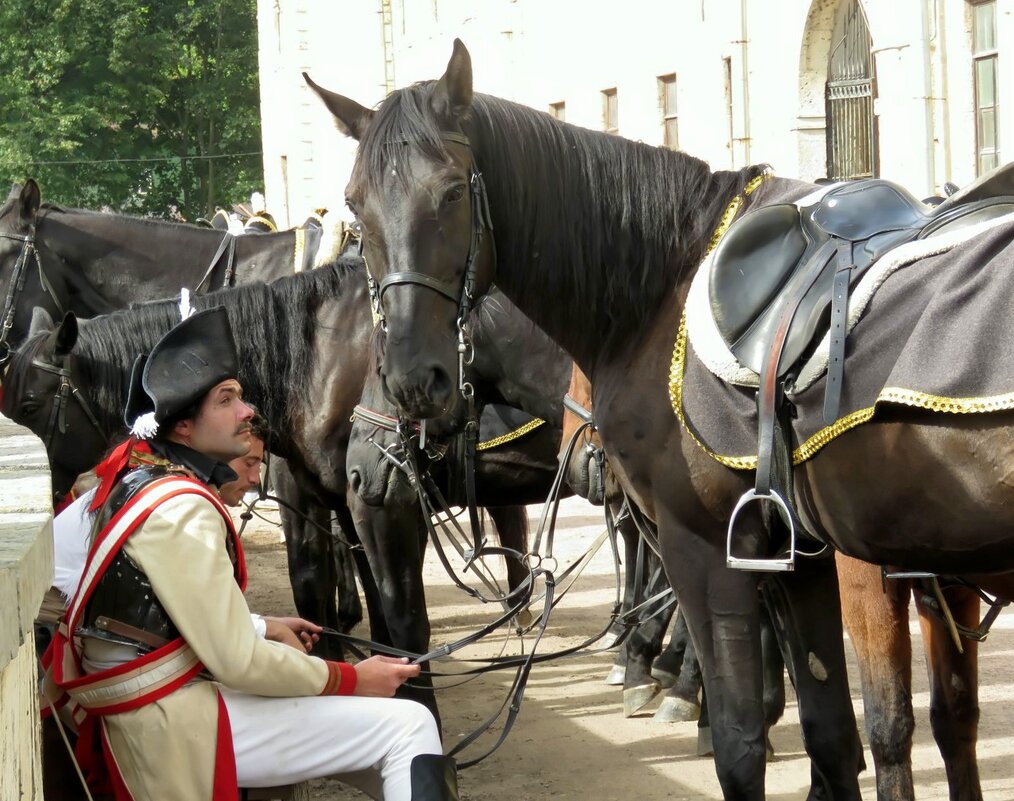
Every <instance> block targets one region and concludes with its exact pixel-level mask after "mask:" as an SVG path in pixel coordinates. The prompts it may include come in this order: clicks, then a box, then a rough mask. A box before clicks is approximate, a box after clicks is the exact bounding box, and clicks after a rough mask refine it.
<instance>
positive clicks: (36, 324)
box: [28, 306, 56, 339]
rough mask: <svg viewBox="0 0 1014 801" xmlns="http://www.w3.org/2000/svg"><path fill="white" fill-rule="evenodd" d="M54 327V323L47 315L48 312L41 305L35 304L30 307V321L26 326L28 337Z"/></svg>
mask: <svg viewBox="0 0 1014 801" xmlns="http://www.w3.org/2000/svg"><path fill="white" fill-rule="evenodd" d="M55 327H56V323H54V322H53V318H52V317H50V316H49V312H48V311H46V310H45V309H44V308H42V306H36V307H35V308H34V309H32V322H31V323H30V324H29V326H28V338H29V339H31V338H32V337H33V336H35V335H36V334H41V333H42V332H43V331H52V330H53V329H54V328H55Z"/></svg>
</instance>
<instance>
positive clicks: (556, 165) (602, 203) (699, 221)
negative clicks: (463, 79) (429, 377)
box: [353, 81, 765, 339]
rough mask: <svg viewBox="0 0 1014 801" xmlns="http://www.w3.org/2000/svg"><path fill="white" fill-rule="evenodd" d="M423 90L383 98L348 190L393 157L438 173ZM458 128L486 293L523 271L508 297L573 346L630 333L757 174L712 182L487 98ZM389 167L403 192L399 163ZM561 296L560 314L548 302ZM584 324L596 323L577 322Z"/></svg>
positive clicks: (676, 157)
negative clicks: (480, 181) (468, 167)
mask: <svg viewBox="0 0 1014 801" xmlns="http://www.w3.org/2000/svg"><path fill="white" fill-rule="evenodd" d="M434 85H435V83H434V82H432V81H430V82H424V83H419V84H415V85H414V86H410V87H407V88H405V89H401V90H399V91H397V92H394V93H393V94H391V95H389V96H388V97H387V99H386V100H385V101H384V102H383V104H382V105H381V106H380V107H379V109H378V110H377V112H376V114H375V116H374V118H373V120H372V121H371V123H370V125H369V126H368V127H367V130H366V131H365V133H364V136H363V138H362V141H361V142H360V147H359V154H360V155H359V158H358V160H357V163H356V165H355V168H354V173H353V179H354V181H355V182H363V181H365V182H368V185H370V187H371V189H372V190H374V191H375V190H376V189H377V188H378V187H379V182H380V181H381V180H382V177H383V176H384V175H385V173H386V171H385V169H384V166H385V165H387V164H389V162H390V160H391V159H392V158H396V157H397V155H398V153H399V152H400V150H399V149H400V148H404V147H410V148H415V149H416V150H418V151H419V152H421V153H422V155H424V156H425V157H427V158H429V159H435V160H438V161H444V162H448V163H449V162H450V155H449V153H448V151H447V146H446V143H445V142H444V140H443V139H442V138H441V122H440V120H439V118H438V116H437V114H436V113H435V112H434V110H433V108H432V104H431V97H432V94H433V87H434ZM462 128H463V129H464V131H465V133H467V134H468V135H469V137H470V139H471V141H472V147H473V150H474V152H475V158H476V162H477V165H478V168H479V169H480V170H481V171H482V174H483V177H484V179H485V182H486V187H487V192H488V194H489V198H490V207H491V212H492V216H493V233H494V238H495V240H496V247H497V261H498V276H499V280H498V283H503V284H506V283H507V282H508V280H509V276H510V275H511V274H517V273H519V272H524V273H525V278H524V281H523V282H519V284H518V290H519V291H522V292H523V293H524V294H525V295H526V296H528V297H532V298H541V299H542V302H543V303H545V299H547V298H553V299H556V302H555V303H554V305H553V315H554V317H556V318H558V319H559V321H560V323H559V324H560V326H561V327H562V328H565V329H567V330H569V331H573V332H583V333H582V336H584V335H585V334H586V332H587V331H588V330H589V329H590V328H591V329H592V330H595V329H596V328H597V330H598V331H603V330H604V329H608V330H609V332H610V334H611V335H612V336H613V337H615V338H617V339H621V338H625V336H626V335H627V334H629V333H630V332H632V331H636V330H641V329H640V326H641V324H642V323H643V322H644V319H645V318H646V317H648V316H650V315H651V314H653V313H654V312H655V310H656V309H657V306H658V304H659V303H660V302H661V301H662V300H663V299H664V298H666V297H667V296H668V295H669V293H670V291H671V290H672V288H673V287H674V286H675V284H676V282H677V281H678V280H679V279H680V277H681V273H682V271H683V270H684V269H688V268H692V267H696V265H697V264H698V263H699V261H700V259H701V258H702V257H703V254H704V251H705V248H706V247H707V244H708V241H709V239H710V236H711V232H712V228H713V226H714V224H715V221H716V220H717V219H718V218H719V216H720V215H721V213H722V211H723V210H724V208H725V207H726V205H727V204H728V202H729V201H730V200H731V198H732V197H733V196H735V194H736V193H737V192H738V191H740V190H742V189H743V187H744V186H745V185H746V183H748V182H749V181H750V180H751V179H752V178H754V177H755V176H757V175H759V174H761V173H762V172H763V171H764V170H765V166H764V165H755V166H751V167H747V168H745V169H743V170H739V171H735V172H725V171H719V172H712V171H711V169H710V168H709V167H708V165H707V164H706V163H705V162H704V161H701V160H700V159H697V158H694V157H692V156H689V155H687V154H685V153H681V152H677V151H672V150H668V149H665V148H660V147H652V146H649V145H645V144H641V143H637V142H631V141H630V140H627V139H623V138H621V137H617V136H607V135H604V134H602V133H598V132H595V131H590V130H587V129H584V128H579V127H577V126H575V125H569V124H567V123H564V122H561V121H559V120H557V119H554V118H553V117H551V116H550V115H548V114H545V113H543V112H539V111H535V110H533V109H531V108H528V107H526V106H522V105H520V104H517V103H512V102H510V101H507V100H502V99H500V98H496V97H491V96H488V95H479V94H477V95H475V96H474V98H473V102H472V108H471V111H470V113H469V115H468V116H467V117H466V118H465V119H464V120H463V122H462ZM406 143H407V144H406ZM398 166H399V169H398V173H399V175H401V176H403V180H405V181H409V180H410V175H409V174H408V170H409V169H410V165H409V164H408V160H407V159H406V160H403V161H399V165H398ZM388 171H389V170H388ZM564 278H565V280H564ZM504 279H507V280H504ZM564 286H566V287H568V288H569V290H570V291H569V294H570V295H571V297H568V301H567V302H566V303H563V302H559V301H560V299H561V298H563V297H565V295H564V294H563V289H562V287H564ZM575 295H576V296H575ZM594 313H597V314H598V319H593V320H592V319H589V315H591V314H594Z"/></svg>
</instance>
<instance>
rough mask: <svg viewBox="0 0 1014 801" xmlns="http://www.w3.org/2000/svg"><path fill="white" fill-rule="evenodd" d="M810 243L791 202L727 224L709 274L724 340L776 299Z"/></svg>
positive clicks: (735, 335) (733, 339)
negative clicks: (725, 232) (727, 227)
mask: <svg viewBox="0 0 1014 801" xmlns="http://www.w3.org/2000/svg"><path fill="white" fill-rule="evenodd" d="M806 247H807V240H806V237H805V236H804V234H803V230H802V228H801V226H800V221H799V209H798V208H796V206H794V205H792V204H788V203H787V204H779V205H775V206H767V207H765V208H761V209H758V210H756V211H753V212H751V213H750V214H748V215H746V216H745V217H743V218H742V219H741V220H739V222H738V223H737V224H736V225H733V226H732V227H731V228H730V229H729V232H728V233H727V234H726V235H725V237H724V238H723V239H722V241H721V243H719V245H718V248H717V249H716V250H715V255H714V257H713V261H712V265H711V272H710V274H709V276H708V292H709V299H710V302H711V311H712V314H713V315H714V317H715V324H716V326H717V328H718V331H719V333H720V334H721V335H722V338H723V339H724V340H725V342H726V344H728V345H729V346H730V347H731V346H732V344H733V343H735V342H736V341H738V340H739V339H740V337H742V335H743V334H744V333H745V332H746V331H747V330H748V329H749V328H750V327H751V326H752V325H753V323H754V321H755V320H756V319H757V318H758V317H760V316H761V315H762V314H763V313H764V310H765V309H766V308H767V307H768V306H769V305H770V304H771V303H772V302H773V301H774V299H775V298H776V297H777V295H778V292H779V290H781V288H782V287H783V286H784V284H785V282H786V280H787V279H788V277H789V276H791V275H792V273H793V271H794V269H795V267H796V265H797V264H798V262H799V259H800V257H801V256H802V255H803V253H804V252H805V251H806Z"/></svg>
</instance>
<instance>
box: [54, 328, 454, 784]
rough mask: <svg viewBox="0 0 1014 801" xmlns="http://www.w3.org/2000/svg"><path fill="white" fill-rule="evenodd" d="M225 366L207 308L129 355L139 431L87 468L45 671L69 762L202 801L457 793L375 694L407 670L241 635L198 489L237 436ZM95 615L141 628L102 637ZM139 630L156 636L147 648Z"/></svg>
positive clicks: (426, 734)
mask: <svg viewBox="0 0 1014 801" xmlns="http://www.w3.org/2000/svg"><path fill="white" fill-rule="evenodd" d="M237 371H238V368H237V360H236V355H235V348H234V345H233V340H232V332H231V330H230V328H229V323H228V318H227V316H226V314H225V312H224V310H223V309H222V308H216V309H209V310H205V311H203V312H199V313H197V314H194V315H193V316H191V317H189V318H188V319H186V320H184V321H183V322H182V323H180V324H179V325H178V326H177V327H176V328H174V329H173V330H172V331H170V332H169V333H168V334H167V335H166V336H165V337H163V338H162V340H160V341H159V343H158V344H156V345H155V347H154V348H153V349H152V352H151V353H150V354H149V355H148V356H147V357H144V356H141V357H139V358H138V361H137V362H136V363H135V365H134V377H133V379H132V387H131V392H130V398H129V400H128V404H127V411H126V413H125V417H126V418H127V419H128V420H129V421H132V422H134V424H135V425H134V428H133V431H134V432H135V434H136V435H137V436H141V437H143V436H145V435H147V436H150V437H151V439H150V442H145V441H138V440H137V439H133V438H132V439H131V440H130V441H128V445H127V446H125V447H121V448H118V449H116V450H115V451H114V452H113V453H112V454H111V455H110V457H109V458H107V459H106V461H104V462H103V463H102V464H101V465H99V467H98V468H97V470H96V474H97V475H98V476H99V479H100V484H99V487H98V489H97V491H96V494H95V497H94V500H93V502H92V507H91V508H92V509H94V510H97V515H96V519H95V528H94V531H95V534H94V536H93V538H92V543H91V546H90V551H89V557H88V563H87V565H86V568H85V571H84V576H83V579H82V581H81V584H80V586H79V588H78V590H77V592H76V594H75V597H74V599H73V601H72V602H71V606H70V610H69V612H68V614H67V616H66V618H65V622H64V623H63V625H62V626H61V629H60V630H59V631H58V633H57V635H56V637H55V639H54V646H53V652H52V654H51V661H50V669H49V672H48V674H47V680H48V681H47V687H48V689H49V690H50V692H51V693H52V694H54V695H57V696H60V697H61V698H62V697H64V696H61V695H60V691H63V693H64V694H65V695H66V696H67V697H69V701H70V704H71V708H72V710H73V711H74V712H75V719H77V720H78V721H79V722H81V737H80V738H79V748H78V751H79V757H81V758H82V760H83V761H84V762H85V763H86V765H87V767H88V768H89V770H90V772H91V775H93V776H94V775H95V771H96V769H98V768H101V767H102V765H103V763H104V765H105V766H107V767H108V769H109V780H110V786H111V787H112V789H113V790H114V791H115V792H116V796H117V798H118V799H137V801H140V799H148V798H152V799H154V798H157V799H169V800H170V801H172V800H175V799H179V800H180V801H183V799H187V800H188V801H189V799H209V800H210V799H215V801H217V799H219V798H223V799H224V798H230V799H235V798H236V796H237V790H236V788H237V786H246V787H258V786H273V785H279V784H291V783H295V782H299V781H304V780H307V779H311V778H317V777H321V776H334V775H337V776H339V777H340V778H343V779H345V780H347V781H349V783H351V784H354V785H356V786H358V787H360V788H361V789H363V790H365V791H366V792H368V793H370V794H371V795H372V796H374V797H376V798H383V799H386V801H444V800H445V799H456V798H457V790H456V782H455V779H454V768H453V760H450V759H449V758H447V757H444V756H443V755H442V753H441V747H440V738H439V733H438V732H437V728H436V724H435V721H434V720H433V717H432V715H431V714H430V712H429V711H428V710H427V709H426V708H425V707H423V706H421V705H419V704H416V703H414V702H411V701H403V700H399V699H393V698H390V696H392V695H393V694H394V692H395V690H396V689H397V688H398V687H399V686H400V685H401V684H402V683H403V682H404V681H405V680H406V679H408V678H411V677H412V676H415V675H418V672H419V668H418V666H414V665H408V664H405V661H404V660H398V659H391V658H387V657H372V658H370V659H367V660H364V661H362V662H360V663H358V664H357V665H355V666H352V665H349V664H346V663H337V662H325V661H323V660H320V659H316V658H314V657H311V656H308V655H307V654H305V653H303V652H302V649H296V648H289V647H286V646H284V645H282V644H280V643H277V642H271V641H268V640H265V639H261V638H260V637H258V636H257V633H256V632H255V629H254V625H253V624H252V623H251V617H250V614H249V610H248V608H247V606H246V602H245V600H244V599H243V595H242V588H243V586H244V585H245V583H246V576H245V568H244V562H243V554H242V548H241V546H240V543H239V540H238V538H237V537H236V535H235V530H234V528H233V526H232V521H231V518H230V517H229V514H228V512H227V511H226V509H225V507H224V506H222V504H221V502H220V501H219V498H218V495H217V493H215V492H214V491H213V488H214V487H220V486H221V485H222V484H226V483H228V482H229V480H231V479H234V478H235V473H234V472H233V471H232V470H231V469H230V468H229V467H228V466H227V464H225V463H226V462H228V461H229V460H231V459H234V458H237V457H241V456H244V455H246V453H247V452H248V450H249V448H250V440H251V426H250V420H251V418H252V417H253V412H252V411H251V409H250V408H249V407H248V406H247V405H246V404H245V403H243V400H242V389H241V387H240V385H239V382H238V381H237V380H236V378H235V376H236V374H237ZM110 622H111V623H110ZM111 624H112V628H116V629H118V630H119V631H120V632H123V631H125V630H126V631H129V630H130V629H134V630H135V631H138V632H139V633H140V634H141V635H143V639H140V638H135V641H131V638H130V637H124V636H123V635H122V633H121V634H118V635H117V636H115V637H109V636H106V635H105V634H104V632H109V631H110V630H111V629H110V626H111ZM318 631H319V629H318ZM299 633H301V634H307V633H310V634H311V635H312V632H306V631H303V632H299ZM152 639H156V641H159V640H161V641H166V642H167V644H165V645H161V646H160V647H158V648H156V650H154V651H151V652H150V653H148V652H147V651H148V649H147V648H145V647H144V646H143V645H142V643H145V642H149V641H151V640H152ZM307 644H308V643H307V641H306V638H305V637H304V640H303V645H304V647H305V646H306V645H307ZM96 750H98V751H99V753H96Z"/></svg>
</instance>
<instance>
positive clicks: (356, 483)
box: [349, 467, 363, 495]
mask: <svg viewBox="0 0 1014 801" xmlns="http://www.w3.org/2000/svg"><path fill="white" fill-rule="evenodd" d="M362 484H363V477H362V475H360V473H359V468H358V467H352V468H349V487H351V489H352V491H353V492H354V493H356V494H357V495H358V494H359V488H360V487H361V486H362Z"/></svg>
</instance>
